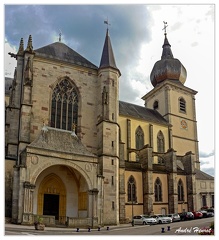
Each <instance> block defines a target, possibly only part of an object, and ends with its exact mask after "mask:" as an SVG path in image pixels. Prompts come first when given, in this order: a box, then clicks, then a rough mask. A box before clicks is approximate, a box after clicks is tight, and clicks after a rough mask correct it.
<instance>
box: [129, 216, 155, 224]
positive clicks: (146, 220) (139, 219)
mask: <svg viewBox="0 0 219 240" xmlns="http://www.w3.org/2000/svg"><path fill="white" fill-rule="evenodd" d="M132 224H134V225H138V224H140V225H146V224H157V221H156V219H154V218H152V217H150V216H147V215H136V216H134V217H133V220H132Z"/></svg>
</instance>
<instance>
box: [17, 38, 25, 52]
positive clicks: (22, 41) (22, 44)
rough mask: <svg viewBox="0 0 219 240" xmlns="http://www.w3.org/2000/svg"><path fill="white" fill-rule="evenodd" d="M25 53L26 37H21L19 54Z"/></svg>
mask: <svg viewBox="0 0 219 240" xmlns="http://www.w3.org/2000/svg"><path fill="white" fill-rule="evenodd" d="M23 53H24V39H23V38H21V41H20V46H19V49H18V52H17V55H23Z"/></svg>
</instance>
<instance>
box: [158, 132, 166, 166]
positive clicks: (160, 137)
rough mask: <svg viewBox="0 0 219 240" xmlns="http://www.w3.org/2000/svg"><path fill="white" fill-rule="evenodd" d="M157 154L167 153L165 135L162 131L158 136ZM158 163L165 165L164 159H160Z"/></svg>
mask: <svg viewBox="0 0 219 240" xmlns="http://www.w3.org/2000/svg"><path fill="white" fill-rule="evenodd" d="M157 152H159V153H164V152H165V142H164V135H163V133H162V132H161V131H159V132H158V134H157ZM158 163H159V164H160V163H164V160H163V158H161V157H158Z"/></svg>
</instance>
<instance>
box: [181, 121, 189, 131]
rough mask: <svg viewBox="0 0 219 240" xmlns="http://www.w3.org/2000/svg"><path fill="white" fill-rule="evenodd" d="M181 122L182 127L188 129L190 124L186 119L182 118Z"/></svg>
mask: <svg viewBox="0 0 219 240" xmlns="http://www.w3.org/2000/svg"><path fill="white" fill-rule="evenodd" d="M180 123H181V127H182V128H183V129H187V127H188V125H187V122H186V120H181V122H180Z"/></svg>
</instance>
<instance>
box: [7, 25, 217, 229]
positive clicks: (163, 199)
mask: <svg viewBox="0 0 219 240" xmlns="http://www.w3.org/2000/svg"><path fill="white" fill-rule="evenodd" d="M33 40H34V39H33ZM24 45H25V44H24V40H23V38H22V39H21V40H20V46H19V50H18V52H17V53H16V54H14V53H9V54H10V55H11V57H14V58H15V59H16V60H17V67H16V69H15V71H14V78H13V79H12V80H11V82H10V87H9V89H7V91H6V92H5V93H7V96H5V99H6V100H5V101H6V109H5V216H6V217H9V218H11V221H12V222H13V223H18V224H33V222H34V221H35V219H36V218H37V216H40V217H42V218H43V221H44V223H45V224H46V225H47V226H54V225H56V224H64V225H66V226H68V227H80V226H91V227H97V226H103V225H118V224H120V223H127V222H130V221H131V219H132V217H133V215H138V214H148V215H150V214H168V213H180V212H183V211H193V210H199V209H200V208H201V207H203V206H205V205H208V206H209V207H210V206H213V205H214V178H213V177H211V176H209V175H208V174H206V173H204V172H202V171H200V161H199V150H198V133H197V119H196V110H195V95H196V94H197V91H195V90H193V89H191V88H189V87H187V86H185V82H186V76H187V72H186V69H185V67H184V66H183V64H182V63H181V62H180V61H179V60H178V59H176V58H174V57H173V53H172V51H171V45H170V43H169V41H168V39H167V34H166V32H165V34H164V43H163V47H162V48H163V50H162V54H161V59H160V60H158V61H157V62H156V63H155V64H154V67H153V69H152V71H151V74H150V80H151V83H152V85H153V89H152V90H151V91H150V92H148V93H145V95H144V96H143V97H142V100H143V101H144V107H143V106H138V105H135V104H132V103H128V102H124V101H120V100H119V78H120V76H121V72H120V70H119V68H118V66H117V65H116V59H115V57H114V53H113V48H112V44H111V39H110V35H109V30H108V29H107V31H106V36H105V42H104V43H103V50H102V57H101V58H100V65H99V66H96V65H94V64H93V63H91V62H90V61H88V60H87V59H86V58H84V57H83V56H81V55H80V54H78V53H77V52H76V51H74V50H73V49H71V48H70V47H68V46H67V45H66V44H64V43H63V42H61V41H58V42H55V43H51V44H49V45H47V46H43V47H41V48H38V49H34V48H33V44H32V36H31V35H30V36H29V39H28V41H27V44H26V47H25V46H24ZM158 47H159V46H158ZM115 56H116V55H115ZM6 82H7V83H8V82H9V79H7V81H6ZM5 86H6V87H8V86H9V84H6V85H5ZM9 90H10V91H9Z"/></svg>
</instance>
